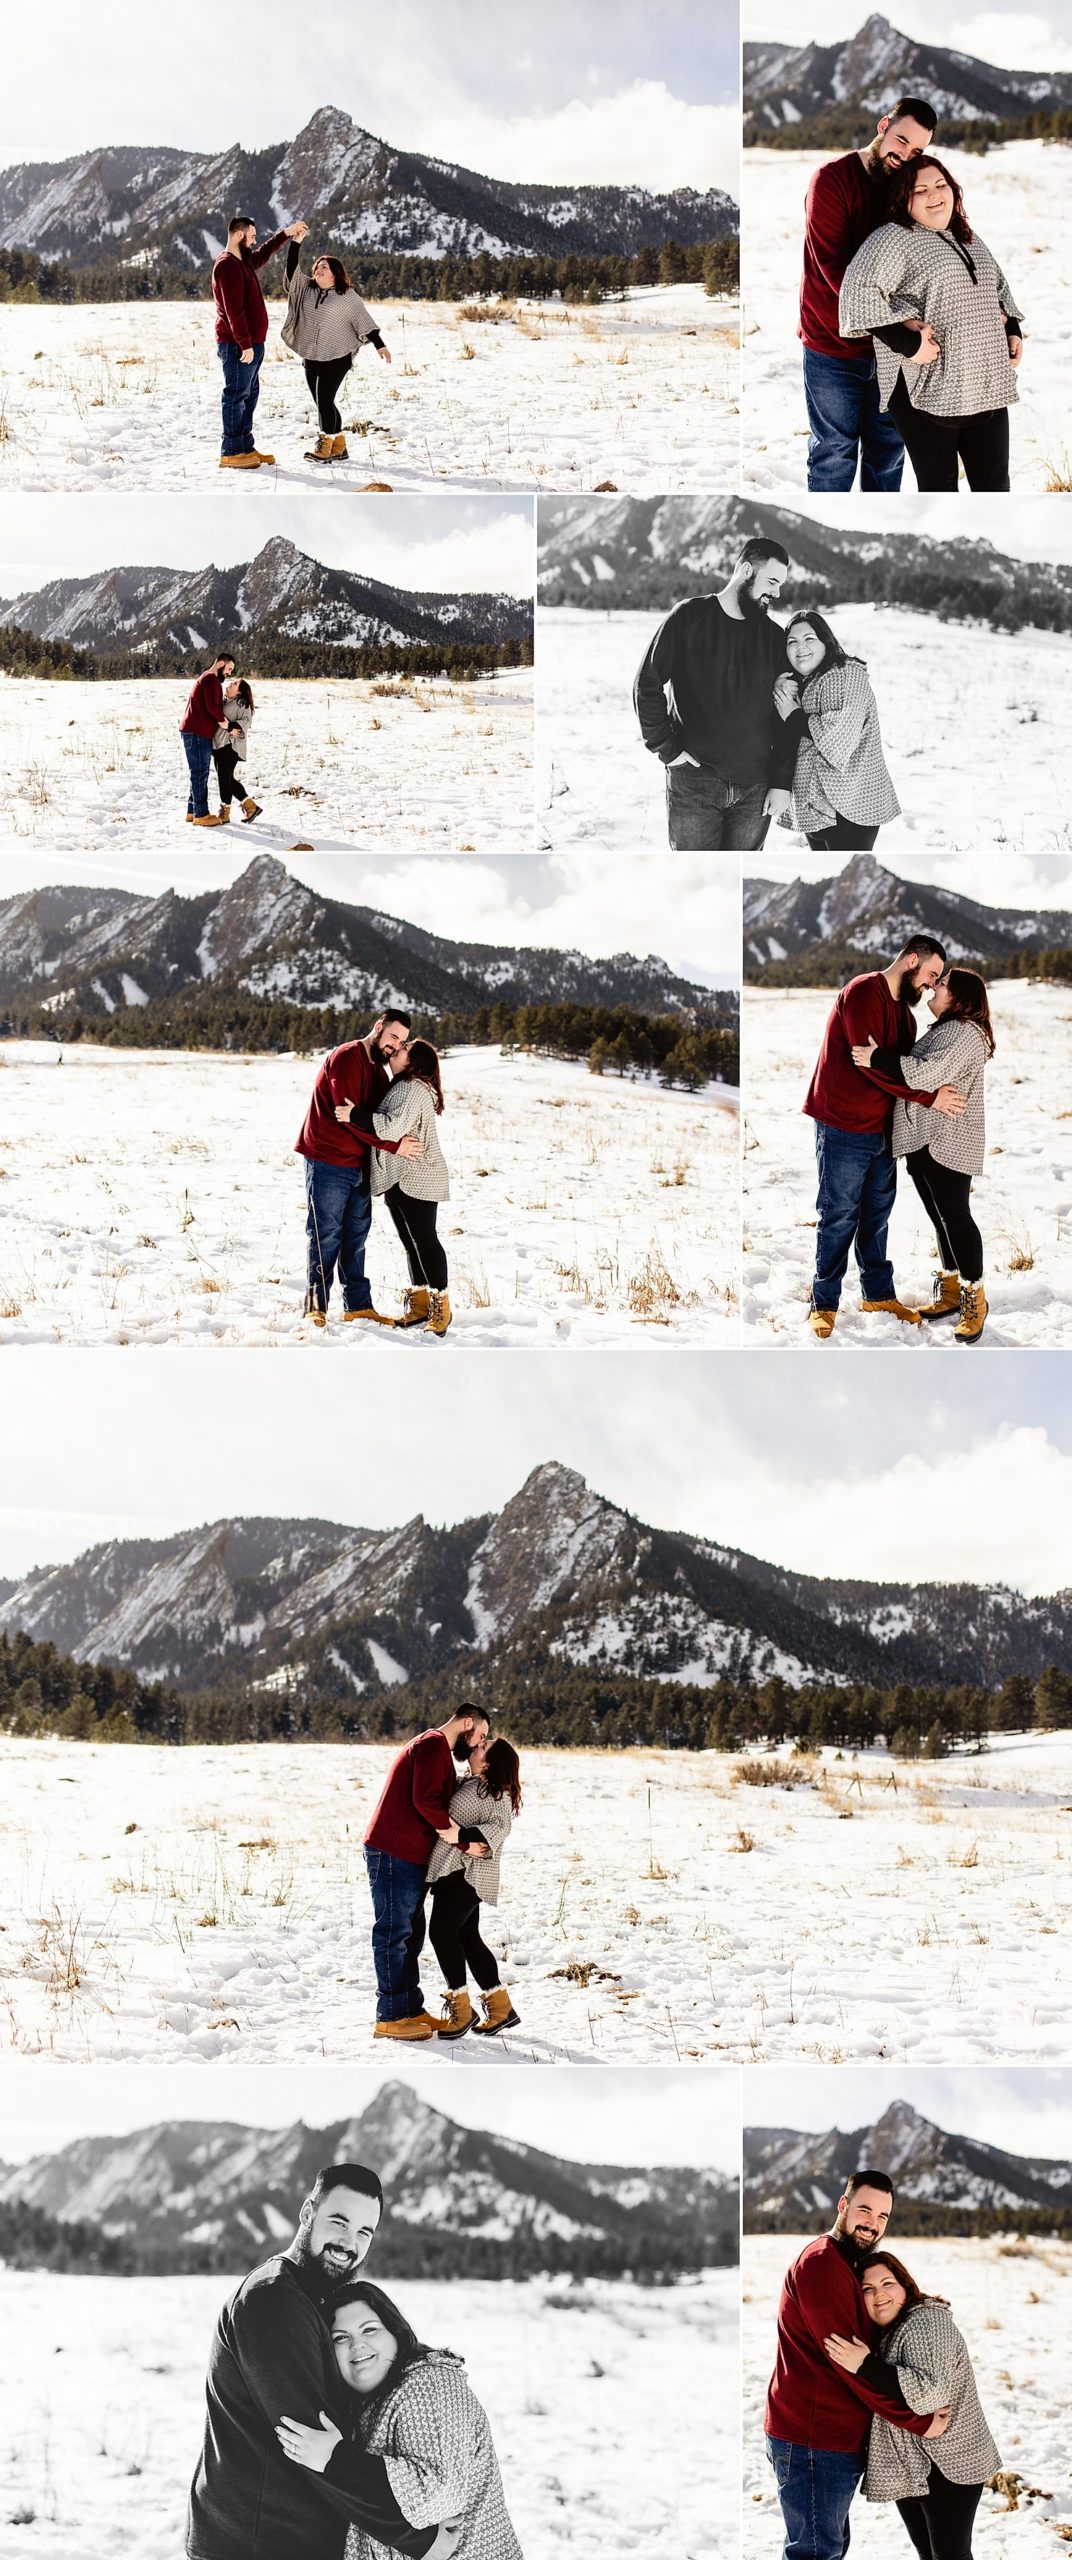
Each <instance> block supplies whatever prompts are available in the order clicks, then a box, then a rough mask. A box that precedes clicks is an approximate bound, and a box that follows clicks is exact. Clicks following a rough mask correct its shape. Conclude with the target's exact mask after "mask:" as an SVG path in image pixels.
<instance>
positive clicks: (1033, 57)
mask: <svg viewBox="0 0 1072 2560" xmlns="http://www.w3.org/2000/svg"><path fill="white" fill-rule="evenodd" d="M942 42H943V43H945V44H948V45H951V46H952V47H953V49H954V50H955V51H956V52H958V53H973V54H974V55H975V56H976V59H977V60H978V61H980V62H1000V63H1003V64H1004V66H1005V68H1006V70H1008V71H1069V70H1072V44H1070V43H1069V42H1068V40H1067V38H1064V37H1061V36H1059V35H1058V34H1057V31H1056V29H1055V27H1054V23H1053V20H1052V18H1048V17H1043V16H1042V15H1041V14H1040V13H1039V12H1038V11H1037V10H1034V9H982V10H979V11H978V12H977V13H975V14H973V15H972V16H970V17H966V18H956V19H954V21H953V24H952V26H951V27H950V29H949V33H948V35H947V36H945V37H943V38H942Z"/></svg>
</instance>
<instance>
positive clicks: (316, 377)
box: [305, 356, 354, 436]
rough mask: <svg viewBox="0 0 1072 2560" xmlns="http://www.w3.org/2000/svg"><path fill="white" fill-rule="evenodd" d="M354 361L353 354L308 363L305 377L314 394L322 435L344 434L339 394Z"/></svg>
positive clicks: (318, 423)
mask: <svg viewBox="0 0 1072 2560" xmlns="http://www.w3.org/2000/svg"><path fill="white" fill-rule="evenodd" d="M353 361H354V360H353V357H352V356H335V357H334V358H333V360H332V362H331V363H330V364H312V363H309V364H307V365H306V368H305V379H306V381H307V383H308V385H309V389H310V391H311V392H312V395H313V401H314V404H315V407H316V418H317V425H318V426H319V429H320V433H321V435H322V436H341V434H342V411H341V409H340V407H339V402H338V396H337V395H338V392H339V390H340V388H341V385H342V384H343V383H344V382H345V380H346V376H347V374H348V373H349V371H350V367H351V365H352V364H353Z"/></svg>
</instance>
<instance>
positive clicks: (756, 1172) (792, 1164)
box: [742, 980, 1072, 1357]
mask: <svg viewBox="0 0 1072 2560" xmlns="http://www.w3.org/2000/svg"><path fill="white" fill-rule="evenodd" d="M834 992H835V991H834V989H833V988H821V987H792V988H773V987H771V988H767V987H750V988H748V989H747V990H746V992H745V999H744V1042H745V1059H746V1065H745V1070H744V1072H745V1080H746V1092H747V1105H746V1130H745V1141H744V1183H745V1204H744V1242H745V1249H744V1259H743V1265H742V1268H743V1272H744V1318H745V1324H746V1327H748V1328H750V1331H751V1339H752V1340H753V1341H756V1340H765V1341H768V1342H776V1343H778V1344H779V1345H780V1346H781V1347H783V1348H784V1347H789V1348H792V1349H794V1350H797V1349H801V1348H803V1349H805V1350H808V1351H811V1352H814V1353H816V1354H825V1353H828V1352H829V1351H830V1350H831V1349H836V1348H838V1347H840V1346H842V1345H844V1346H847V1347H848V1348H849V1349H853V1350H858V1349H861V1348H864V1349H881V1350H891V1349H893V1350H900V1351H911V1352H916V1353H918V1354H919V1355H920V1357H924V1356H925V1355H927V1354H928V1353H931V1352H938V1351H956V1353H957V1355H958V1357H959V1354H960V1348H961V1346H960V1345H959V1344H958V1343H956V1342H955V1341H954V1339H953V1335H954V1327H953V1325H952V1324H951V1323H946V1322H942V1323H941V1324H922V1325H904V1324H901V1323H899V1321H898V1319H897V1317H896V1316H863V1315H861V1314H860V1312H859V1303H858V1301H859V1290H858V1287H857V1281H856V1274H855V1267H854V1266H853V1267H851V1268H850V1271H849V1274H848V1277H847V1279H846V1282H845V1287H844V1290H843V1293H842V1300H841V1311H840V1313H839V1315H838V1320H837V1328H836V1331H835V1333H834V1334H833V1336H832V1337H831V1341H830V1342H829V1343H820V1342H817V1341H816V1340H815V1339H814V1337H813V1336H812V1334H811V1333H810V1332H809V1331H808V1329H807V1325H806V1322H805V1314H806V1309H807V1305H808V1299H809V1294H810V1288H811V1277H812V1268H813V1255H814V1245H815V1141H814V1135H813V1128H812V1123H811V1121H810V1120H808V1119H807V1118H806V1117H805V1115H804V1113H803V1110H802V1107H801V1106H802V1104H803V1100H804V1095H805V1093H806V1091H807V1087H808V1082H809V1078H810V1076H811V1073H812V1069H813V1066H814V1064H815V1060H816V1058H817V1056H818V1054H819V1047H820V1043H821V1040H822V1035H823V1026H824V1024H825V1022H826V1018H827V1015H828V1013H829V1010H830V1007H831V1004H832V1003H833V1000H834ZM990 1004H991V1013H992V1017H993V1023H994V1032H995V1037H996V1040H997V1050H996V1054H995V1057H994V1060H993V1062H992V1064H991V1066H990V1067H989V1068H988V1070H987V1082H986V1118H987V1158H986V1163H985V1165H984V1168H983V1171H982V1173H981V1174H980V1175H979V1176H978V1178H977V1180H976V1181H975V1183H974V1184H973V1186H972V1205H973V1209H974V1213H975V1216H976V1219H977V1221H978V1224H979V1226H980V1228H981V1230H982V1236H983V1249H984V1254H985V1273H986V1287H987V1297H988V1300H989V1302H990V1305H991V1308H992V1314H991V1315H990V1317H989V1319H988V1322H987V1328H986V1333H985V1335H984V1337H983V1342H982V1345H981V1346H980V1348H981V1349H982V1350H983V1351H985V1350H987V1349H988V1348H990V1349H993V1350H995V1351H998V1350H1002V1349H1007V1348H1009V1347H1011V1346H1013V1345H1016V1346H1017V1347H1019V1348H1020V1349H1023V1348H1027V1347H1030V1348H1031V1349H1034V1350H1044V1349H1056V1348H1060V1347H1062V1346H1063V1347H1065V1348H1066V1349H1067V1348H1069V1347H1072V1120H1070V1119H1069V1118H1068V1117H1067V1104H1068V1092H1069V1081H1070V1073H1072V1029H1070V1025H1072V1000H1070V997H1069V991H1068V989H1067V987H1056V986H1035V985H1031V984H1027V983H1021V982H1020V981H1019V980H1005V981H999V982H997V983H992V984H991V987H990ZM921 1021H922V1024H923V1026H924V1027H927V1025H928V1024H929V1021H930V1017H929V1015H928V1013H927V1010H926V1006H924V1008H923V1013H922V1016H921ZM890 1247H891V1252H892V1256H893V1263H894V1272H895V1277H896V1280H897V1283H898V1286H899V1287H900V1288H901V1289H902V1290H903V1292H904V1295H905V1297H906V1298H907V1300H908V1303H909V1304H910V1305H915V1306H920V1305H923V1304H926V1303H927V1302H928V1301H929V1298H930V1293H931V1280H932V1278H933V1275H934V1272H935V1270H936V1268H937V1265H936V1261H935V1258H934V1250H933V1236H932V1231H931V1228H930V1225H929V1222H928V1221H927V1219H926V1218H925V1217H924V1215H923V1212H922V1209H921V1208H920V1205H919V1201H918V1197H917V1194H916V1191H915V1189H914V1186H913V1184H912V1182H911V1180H910V1178H909V1176H908V1174H907V1173H906V1172H904V1171H902V1172H901V1173H900V1174H899V1176H898V1185H897V1203H896V1207H895V1209H894V1214H893V1218H892V1220H891V1223H890ZM1018 1264H1023V1265H1025V1266H1026V1267H1023V1268H1017V1267H1016V1266H1017V1265H1018Z"/></svg>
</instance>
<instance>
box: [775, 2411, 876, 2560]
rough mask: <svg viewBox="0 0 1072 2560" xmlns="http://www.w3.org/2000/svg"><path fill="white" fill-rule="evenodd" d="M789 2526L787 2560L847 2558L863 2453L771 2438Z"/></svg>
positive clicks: (782, 2506)
mask: <svg viewBox="0 0 1072 2560" xmlns="http://www.w3.org/2000/svg"><path fill="white" fill-rule="evenodd" d="M767 2460H768V2462H769V2463H770V2465H771V2469H772V2470H773V2473H774V2477H775V2482H776V2484H777V2489H778V2500H779V2504H780V2506H781V2510H782V2522H783V2524H784V2526H785V2542H784V2545H783V2550H784V2560H845V2553H846V2551H847V2550H848V2547H849V2508H850V2507H851V2505H852V2501H853V2498H854V2497H855V2494H856V2491H857V2489H858V2487H859V2484H860V2480H861V2477H862V2474H863V2467H864V2465H863V2456H862V2454H858V2453H821V2452H817V2451H816V2449H815V2447H814V2446H813V2445H810V2444H785V2443H783V2442H782V2441H781V2439H780V2438H779V2437H777V2436H768V2438H767Z"/></svg>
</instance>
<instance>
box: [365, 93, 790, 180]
mask: <svg viewBox="0 0 1072 2560" xmlns="http://www.w3.org/2000/svg"><path fill="white" fill-rule="evenodd" d="M444 121H445V120H444V119H443V117H442V115H441V114H440V115H436V114H435V113H434V112H429V113H428V114H427V115H426V117H425V118H424V120H423V125H422V123H421V119H420V118H418V128H419V130H418V131H417V132H415V133H411V136H410V146H411V148H413V149H420V150H424V151H430V152H435V153H437V154H438V155H439V156H444V147H443V142H442V140H440V141H438V142H436V141H435V140H434V139H433V136H434V135H435V134H436V132H437V131H438V130H441V128H442V125H443V123H444ZM449 130H450V135H451V142H450V154H449V156H450V158H451V159H452V160H458V161H461V162H462V163H463V165H464V166H466V167H468V168H470V169H480V170H483V171H485V172H487V173H489V174H490V175H491V176H494V177H510V178H516V179H518V180H519V181H522V182H525V181H530V182H532V183H535V182H536V181H542V182H543V183H545V184H547V185H550V186H559V185H568V186H580V185H583V183H584V182H585V180H588V181H590V182H592V183H596V182H598V183H600V184H603V185H623V186H629V185H636V186H647V187H653V188H659V189H662V188H666V187H696V188H699V189H700V190H701V191H703V190H705V189H706V188H708V187H712V186H721V187H725V188H726V189H727V190H728V192H729V193H730V194H731V195H732V196H733V197H734V198H735V199H736V196H737V193H738V184H737V172H738V153H739V148H740V117H739V113H738V109H737V107H736V106H735V105H730V106H724V107H716V106H694V105H692V104H691V103H690V102H689V101H688V100H686V99H684V98H676V97H674V96H673V94H672V92H671V91H670V90H669V89H668V88H667V87H666V84H665V82H664V81H662V80H634V81H632V82H631V83H630V85H629V87H628V88H625V89H620V90H618V91H616V92H614V93H612V94H609V95H603V96H597V97H594V98H591V99H588V98H571V99H570V100H569V102H568V103H567V104H566V105H564V106H561V107H558V108H556V109H554V110H553V112H551V113H550V114H545V115H526V116H511V117H506V118H504V117H502V116H501V115H496V114H493V113H490V112H489V111H488V110H487V109H486V108H483V107H479V106H477V105H476V104H475V103H467V102H465V101H462V100H455V102H454V104H453V106H452V108H451V112H450V118H449Z"/></svg>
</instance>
